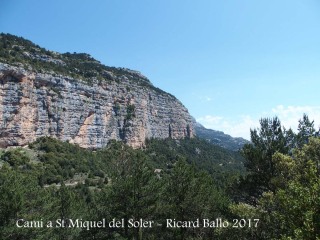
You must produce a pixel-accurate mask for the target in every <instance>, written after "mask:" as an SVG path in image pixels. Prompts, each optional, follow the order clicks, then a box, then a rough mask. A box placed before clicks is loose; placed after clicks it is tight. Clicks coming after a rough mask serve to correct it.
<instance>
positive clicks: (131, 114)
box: [126, 104, 136, 120]
mask: <svg viewBox="0 0 320 240" xmlns="http://www.w3.org/2000/svg"><path fill="white" fill-rule="evenodd" d="M135 116H136V115H135V106H134V105H133V104H129V105H128V106H127V116H126V119H127V120H131V119H132V118H134V117H135Z"/></svg>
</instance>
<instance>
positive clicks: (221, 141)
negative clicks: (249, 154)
mask: <svg viewBox="0 0 320 240" xmlns="http://www.w3.org/2000/svg"><path fill="white" fill-rule="evenodd" d="M194 129H195V132H196V135H197V136H198V137H199V138H202V139H205V140H207V141H208V142H210V143H212V144H215V145H218V146H220V147H223V148H226V149H229V150H232V151H237V150H239V149H241V148H242V147H243V145H244V144H247V143H250V141H248V140H246V139H244V138H241V137H231V136H230V135H228V134H225V133H224V132H222V131H216V130H212V129H208V128H205V127H204V126H202V125H201V124H200V123H198V122H195V123H194Z"/></svg>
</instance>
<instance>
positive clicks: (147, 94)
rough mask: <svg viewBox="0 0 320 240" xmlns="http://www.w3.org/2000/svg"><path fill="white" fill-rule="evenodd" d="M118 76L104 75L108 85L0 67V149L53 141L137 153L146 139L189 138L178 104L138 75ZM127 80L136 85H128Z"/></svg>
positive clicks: (185, 118)
mask: <svg viewBox="0 0 320 240" xmlns="http://www.w3.org/2000/svg"><path fill="white" fill-rule="evenodd" d="M123 71H124V73H125V74H122V75H121V74H117V75H115V74H114V73H112V72H108V71H105V74H108V75H109V77H110V78H112V79H113V80H114V81H100V80H97V79H95V80H92V81H90V83H88V82H84V81H82V80H80V79H77V78H72V77H68V76H65V75H61V74H60V75H59V74H56V73H55V72H54V71H51V72H48V71H47V72H46V73H40V72H39V71H33V70H32V69H31V68H29V70H26V68H25V67H23V66H19V65H18V66H17V65H16V66H13V65H12V64H6V63H0V147H6V146H12V145H25V144H28V143H29V142H32V141H34V140H36V138H38V137H41V136H53V137H56V138H58V139H60V140H63V141H69V142H71V143H76V144H79V145H80V146H81V147H84V148H101V147H104V146H105V145H106V144H107V143H108V141H110V140H111V139H116V140H121V141H124V142H125V143H127V144H129V145H130V146H132V147H135V148H137V147H141V146H143V144H144V142H145V139H146V138H168V137H172V138H184V137H192V136H193V134H194V129H193V124H192V118H191V116H190V115H189V113H188V111H187V109H186V108H185V107H184V106H183V105H182V104H181V102H179V101H178V100H177V99H176V98H175V97H173V96H172V95H170V94H167V93H165V92H163V91H159V90H157V89H156V88H152V87H150V86H148V85H147V84H146V85H145V86H143V85H142V84H141V81H145V79H144V77H143V76H140V75H139V74H138V73H136V72H132V71H129V70H123ZM133 75H134V77H135V78H140V81H136V82H135V81H132V80H130V76H133ZM138 80H139V79H138ZM139 82H140V83H139Z"/></svg>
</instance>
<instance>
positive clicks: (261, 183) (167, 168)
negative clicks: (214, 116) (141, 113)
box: [0, 115, 320, 240]
mask: <svg viewBox="0 0 320 240" xmlns="http://www.w3.org/2000/svg"><path fill="white" fill-rule="evenodd" d="M240 154H241V155H240ZM0 167H1V170H0V196H1V198H0V239H10V240H11V239H199V240H200V239H320V138H319V131H317V130H316V129H315V128H314V123H313V122H312V121H310V120H309V118H308V117H307V116H306V115H304V116H303V118H302V119H301V120H300V121H299V127H298V131H297V132H296V133H295V132H293V131H292V130H291V129H289V130H286V129H285V128H283V127H282V126H281V122H280V120H279V119H278V118H273V119H261V121H260V128H258V129H253V130H251V143H250V144H246V145H245V146H244V147H243V149H242V150H241V152H240V153H239V152H232V151H229V150H226V149H223V148H220V147H218V146H215V145H212V144H210V143H208V142H207V141H205V140H200V139H197V138H193V139H181V140H173V139H166V140H156V139H150V140H147V142H146V146H145V148H144V149H132V148H130V147H128V146H126V145H124V144H122V143H120V142H115V141H112V142H110V144H109V145H108V146H107V147H106V148H104V149H100V150H95V151H94V150H88V149H82V148H80V147H78V146H76V145H72V144H70V143H67V142H61V141H58V140H56V139H53V138H48V137H44V138H39V139H38V140H37V141H36V142H34V143H32V144H30V145H29V146H28V147H26V148H8V149H3V150H1V152H0ZM140 219H143V220H142V221H143V222H140ZM167 219H169V221H171V223H170V224H168V220H167ZM76 221H77V224H78V227H73V226H75V224H76V223H75V222H76ZM88 221H95V222H96V223H95V224H96V225H95V226H93V225H92V226H90V223H89V222H88ZM99 221H101V222H99ZM103 221H104V223H105V225H106V226H104V225H103V227H98V226H99V224H103ZM122 221H123V222H124V224H122ZM135 221H136V222H135ZM173 222H175V223H176V225H175V226H176V227H174V226H173V225H172V224H173ZM50 223H51V225H50ZM131 223H132V224H133V223H134V224H135V225H134V226H135V227H132V225H131ZM63 224H64V225H63ZM92 224H93V223H92ZM109 224H111V225H109ZM188 224H189V225H188ZM179 226H180V227H179ZM186 226H188V227H186Z"/></svg>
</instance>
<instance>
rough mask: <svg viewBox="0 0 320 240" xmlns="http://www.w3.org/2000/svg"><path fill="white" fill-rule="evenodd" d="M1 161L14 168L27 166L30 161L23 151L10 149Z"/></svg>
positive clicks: (2, 156)
mask: <svg viewBox="0 0 320 240" xmlns="http://www.w3.org/2000/svg"><path fill="white" fill-rule="evenodd" d="M0 159H1V160H3V161H5V162H7V163H9V164H10V165H11V166H13V167H17V166H20V165H25V164H26V163H28V162H29V161H30V159H29V158H28V157H27V156H26V154H25V153H24V152H23V150H22V149H20V148H17V149H10V150H8V151H6V152H5V153H4V154H3V155H1V157H0Z"/></svg>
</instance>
